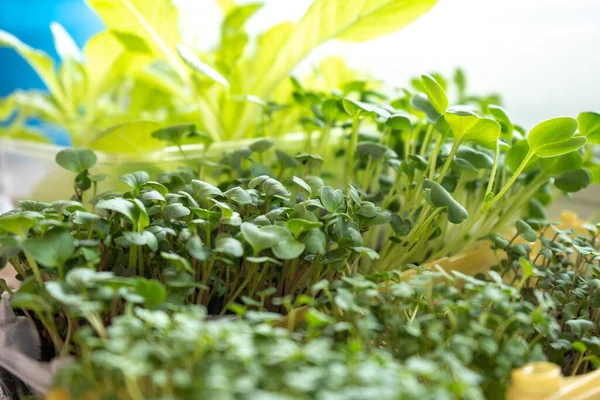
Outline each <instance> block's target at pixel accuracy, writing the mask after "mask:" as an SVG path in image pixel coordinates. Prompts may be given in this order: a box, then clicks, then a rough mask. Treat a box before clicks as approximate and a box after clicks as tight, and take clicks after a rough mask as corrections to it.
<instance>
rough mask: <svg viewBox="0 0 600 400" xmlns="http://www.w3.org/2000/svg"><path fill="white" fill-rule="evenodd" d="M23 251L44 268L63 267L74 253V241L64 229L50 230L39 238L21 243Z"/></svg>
mask: <svg viewBox="0 0 600 400" xmlns="http://www.w3.org/2000/svg"><path fill="white" fill-rule="evenodd" d="M23 249H24V250H25V251H27V252H28V253H31V255H33V257H34V258H35V259H36V261H37V262H39V263H40V264H42V265H44V266H46V267H57V266H58V265H63V264H64V263H65V262H66V261H67V260H68V259H69V258H71V256H72V255H73V252H74V251H75V239H74V238H73V236H71V233H70V232H69V231H67V230H65V229H56V228H55V229H52V230H50V231H49V232H47V233H46V236H44V237H41V238H31V239H27V240H25V241H23Z"/></svg>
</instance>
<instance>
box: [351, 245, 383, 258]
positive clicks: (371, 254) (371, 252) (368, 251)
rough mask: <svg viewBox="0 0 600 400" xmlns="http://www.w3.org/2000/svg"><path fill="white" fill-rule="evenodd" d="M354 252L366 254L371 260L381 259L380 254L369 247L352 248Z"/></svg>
mask: <svg viewBox="0 0 600 400" xmlns="http://www.w3.org/2000/svg"><path fill="white" fill-rule="evenodd" d="M351 249H352V250H354V251H356V252H357V253H359V254H364V255H366V256H367V257H369V259H371V260H377V259H379V253H377V252H376V251H375V250H373V249H371V248H369V247H351Z"/></svg>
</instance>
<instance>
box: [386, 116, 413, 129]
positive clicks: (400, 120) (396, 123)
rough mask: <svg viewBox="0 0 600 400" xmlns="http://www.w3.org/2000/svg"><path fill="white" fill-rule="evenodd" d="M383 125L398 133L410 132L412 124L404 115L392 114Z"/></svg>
mask: <svg viewBox="0 0 600 400" xmlns="http://www.w3.org/2000/svg"><path fill="white" fill-rule="evenodd" d="M385 125H386V126H389V127H390V128H392V129H396V130H399V131H410V130H412V124H411V122H410V118H408V117H407V116H406V115H404V114H393V115H391V116H390V117H389V118H388V119H387V121H385Z"/></svg>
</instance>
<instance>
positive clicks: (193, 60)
mask: <svg viewBox="0 0 600 400" xmlns="http://www.w3.org/2000/svg"><path fill="white" fill-rule="evenodd" d="M177 53H179V56H180V57H181V59H182V60H183V62H185V64H186V65H187V66H188V67H190V68H191V69H192V70H193V71H195V72H197V73H199V74H201V75H204V76H206V77H208V78H210V79H211V80H213V81H215V82H217V83H219V84H221V85H223V86H225V87H227V88H228V87H229V82H228V81H227V79H225V77H224V76H223V75H221V74H220V73H219V71H217V70H216V69H214V68H212V67H211V66H209V65H207V64H205V63H204V62H202V61H201V60H200V59H199V58H198V56H196V54H194V52H193V51H192V50H190V49H189V48H188V47H187V46H186V45H184V44H179V45H177Z"/></svg>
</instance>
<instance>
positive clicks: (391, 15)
mask: <svg viewBox="0 0 600 400" xmlns="http://www.w3.org/2000/svg"><path fill="white" fill-rule="evenodd" d="M436 2H437V0H317V1H315V2H314V3H313V4H312V5H311V6H310V8H309V9H308V11H307V12H306V14H305V15H304V17H303V18H302V19H301V20H300V21H299V22H298V24H297V25H296V27H295V29H294V31H293V32H292V34H291V35H290V37H289V38H288V39H287V40H286V42H285V44H284V45H283V46H282V47H281V48H280V49H279V51H278V54H277V58H276V59H275V62H274V64H273V65H272V66H271V68H270V69H269V70H268V71H266V72H265V73H264V75H263V77H262V79H261V80H260V83H259V84H258V85H257V87H256V90H253V91H252V93H253V94H255V95H257V96H259V97H261V98H264V97H268V94H269V93H270V92H271V91H272V90H273V89H274V88H275V86H277V85H278V84H279V82H281V80H283V79H284V78H285V77H286V76H287V75H288V74H289V72H290V71H291V70H292V68H293V67H294V66H295V65H296V64H298V62H300V61H301V60H302V59H303V58H304V57H306V56H307V55H308V53H310V52H311V51H312V50H313V49H315V48H316V47H317V46H318V45H319V44H321V43H323V42H326V41H328V40H330V39H334V38H338V39H343V40H350V41H365V40H369V39H373V38H375V37H378V36H381V35H385V34H388V33H392V32H394V31H397V30H398V29H400V28H402V27H404V26H406V25H409V24H411V23H412V22H414V21H415V20H416V19H417V18H418V17H419V16H420V15H422V14H423V13H425V12H426V11H428V10H429V9H430V8H431V7H433V6H434V5H435V4H436Z"/></svg>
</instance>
